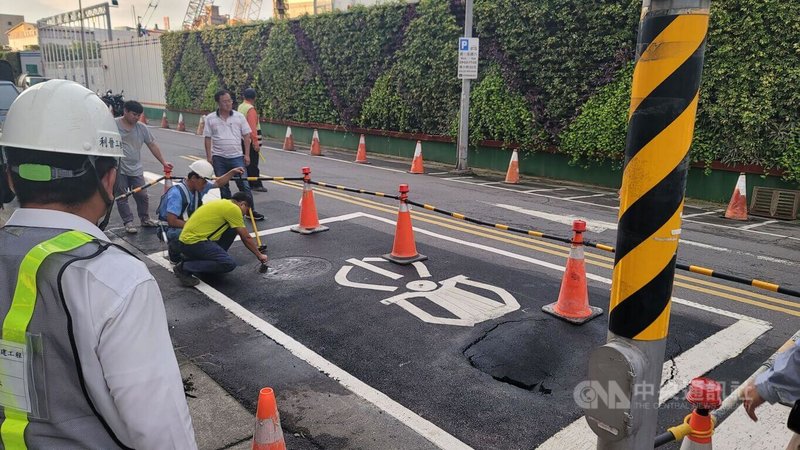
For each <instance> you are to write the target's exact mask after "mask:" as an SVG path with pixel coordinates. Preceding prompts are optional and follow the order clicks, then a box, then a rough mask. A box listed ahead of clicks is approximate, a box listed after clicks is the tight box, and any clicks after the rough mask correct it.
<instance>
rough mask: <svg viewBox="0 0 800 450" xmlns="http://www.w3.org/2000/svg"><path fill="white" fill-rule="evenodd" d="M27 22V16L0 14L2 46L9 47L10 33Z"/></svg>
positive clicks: (0, 43) (0, 42) (0, 41)
mask: <svg viewBox="0 0 800 450" xmlns="http://www.w3.org/2000/svg"><path fill="white" fill-rule="evenodd" d="M24 21H25V16H17V15H15V14H0V46H5V45H8V35H7V34H6V33H8V31H9V30H10V29H12V28H14V27H15V26H17V24H19V23H20V22H24Z"/></svg>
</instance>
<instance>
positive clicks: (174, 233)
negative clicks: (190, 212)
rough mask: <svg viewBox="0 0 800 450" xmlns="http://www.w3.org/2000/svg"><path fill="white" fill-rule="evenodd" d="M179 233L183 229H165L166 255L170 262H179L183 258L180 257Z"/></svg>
mask: <svg viewBox="0 0 800 450" xmlns="http://www.w3.org/2000/svg"><path fill="white" fill-rule="evenodd" d="M181 231H183V228H172V227H168V228H167V233H166V234H167V254H168V255H169V260H170V261H172V262H175V263H177V262H180V261H181V260H182V259H183V258H182V257H181V241H180V240H178V238H180V237H181Z"/></svg>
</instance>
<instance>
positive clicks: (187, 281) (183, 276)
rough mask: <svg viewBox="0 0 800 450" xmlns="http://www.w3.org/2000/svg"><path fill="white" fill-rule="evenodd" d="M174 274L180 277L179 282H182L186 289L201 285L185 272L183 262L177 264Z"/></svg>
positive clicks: (173, 270)
mask: <svg viewBox="0 0 800 450" xmlns="http://www.w3.org/2000/svg"><path fill="white" fill-rule="evenodd" d="M172 272H173V273H174V274H175V276H176V277H178V281H180V282H181V284H182V285H184V286H186V287H192V286H197V284H198V283H200V280H198V279H197V278H195V277H193V276H192V274H190V273H189V272H187V271H185V270H183V261H181V262H179V263H178V264H176V265H175V267H173V269H172Z"/></svg>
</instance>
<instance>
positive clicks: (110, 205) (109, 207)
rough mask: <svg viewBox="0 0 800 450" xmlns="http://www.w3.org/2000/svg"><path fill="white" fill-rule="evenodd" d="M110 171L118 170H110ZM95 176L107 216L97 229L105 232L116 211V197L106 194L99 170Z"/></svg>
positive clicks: (95, 172) (95, 171)
mask: <svg viewBox="0 0 800 450" xmlns="http://www.w3.org/2000/svg"><path fill="white" fill-rule="evenodd" d="M92 165H94V161H92ZM109 170H116V168H114V169H109ZM94 176H95V178H96V179H97V189H98V190H99V191H100V197H101V198H102V199H103V202H105V204H106V215H105V217H103V220H101V221H100V223H99V224H97V228H100V230H102V231H105V229H106V227H107V226H108V221H109V220H110V219H111V211H113V210H114V197H113V196H111V197H109V196H108V192H106V188H105V187H104V186H103V180H101V179H100V176H99V175H97V168H95V170H94Z"/></svg>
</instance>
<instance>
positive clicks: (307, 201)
mask: <svg viewBox="0 0 800 450" xmlns="http://www.w3.org/2000/svg"><path fill="white" fill-rule="evenodd" d="M310 181H311V169H310V168H309V167H303V198H302V199H301V200H300V224H298V225H295V226H293V227H292V228H291V230H292V231H294V232H295V233H300V234H313V233H319V232H321V231H328V227H326V226H324V225H320V224H319V216H317V205H316V204H315V203H314V190H313V189H311V183H310Z"/></svg>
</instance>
